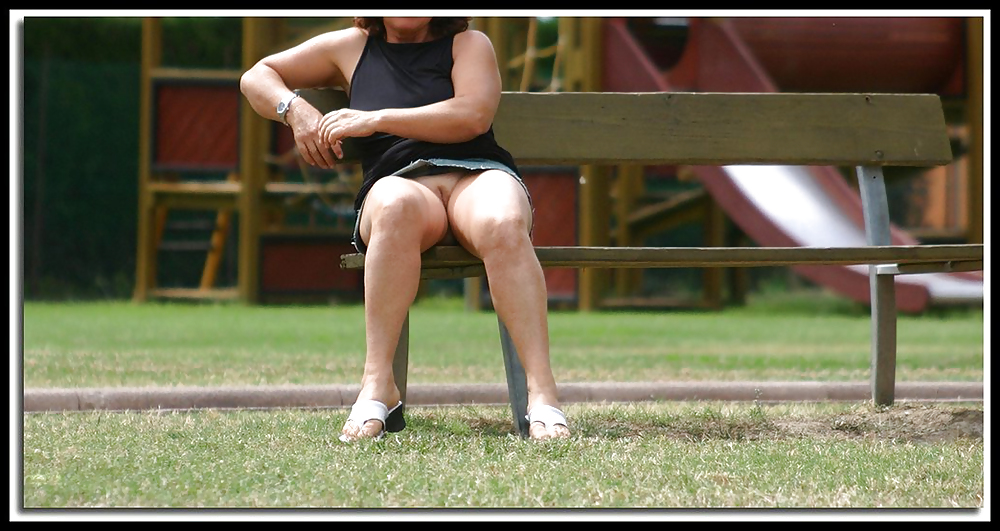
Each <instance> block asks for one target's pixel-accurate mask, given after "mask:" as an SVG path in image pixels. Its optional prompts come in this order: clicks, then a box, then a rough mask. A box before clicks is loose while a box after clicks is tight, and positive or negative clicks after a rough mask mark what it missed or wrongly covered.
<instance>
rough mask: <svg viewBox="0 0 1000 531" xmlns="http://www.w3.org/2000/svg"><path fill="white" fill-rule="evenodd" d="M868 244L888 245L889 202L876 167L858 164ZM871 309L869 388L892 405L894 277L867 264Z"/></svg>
mask: <svg viewBox="0 0 1000 531" xmlns="http://www.w3.org/2000/svg"><path fill="white" fill-rule="evenodd" d="M857 174H858V184H859V185H860V190H861V206H862V209H863V211H864V218H865V238H866V240H867V242H868V245H891V244H892V238H891V235H890V232H889V203H888V200H887V198H886V193H885V179H884V178H883V176H882V168H881V167H879V166H858V167H857ZM868 276H869V279H870V280H869V281H870V283H871V309H872V326H871V329H872V348H871V389H872V400H873V401H874V402H875V404H876V405H880V406H888V405H892V403H893V400H894V395H895V386H896V278H895V276H893V275H879V274H878V266H875V265H872V266H869V273H868Z"/></svg>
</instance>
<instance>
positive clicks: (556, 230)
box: [524, 171, 580, 299]
mask: <svg viewBox="0 0 1000 531" xmlns="http://www.w3.org/2000/svg"><path fill="white" fill-rule="evenodd" d="M579 181H580V176H579V174H578V173H577V172H575V171H562V172H531V171H525V172H524V184H525V185H527V186H528V190H529V191H530V192H531V200H532V204H533V205H534V207H535V225H534V230H533V231H532V236H533V243H534V244H535V245H536V246H552V245H576V244H577V237H576V226H577V215H576V214H577V187H578V186H579ZM576 279H577V271H576V270H575V269H568V268H546V269H545V283H546V287H547V289H548V293H549V297H550V298H557V299H575V298H576V289H577V287H576Z"/></svg>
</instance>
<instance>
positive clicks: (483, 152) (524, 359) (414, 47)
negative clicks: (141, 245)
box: [241, 17, 569, 441]
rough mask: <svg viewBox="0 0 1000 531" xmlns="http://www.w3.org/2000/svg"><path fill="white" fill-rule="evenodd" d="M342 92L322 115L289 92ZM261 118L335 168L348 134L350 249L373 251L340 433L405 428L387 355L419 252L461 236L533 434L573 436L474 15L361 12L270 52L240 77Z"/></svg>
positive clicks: (412, 286)
mask: <svg viewBox="0 0 1000 531" xmlns="http://www.w3.org/2000/svg"><path fill="white" fill-rule="evenodd" d="M323 86H339V87H343V88H344V89H345V90H346V91H347V93H348V95H349V96H350V105H349V108H345V109H341V110H338V111H334V112H331V113H329V114H327V115H325V116H324V115H322V114H320V113H319V111H317V110H316V109H315V108H313V107H312V106H311V105H310V104H309V103H308V102H306V101H305V100H304V99H303V98H298V97H297V96H296V95H295V93H294V92H292V90H293V89H298V88H312V87H323ZM241 90H242V91H243V93H244V94H245V95H246V97H247V100H248V101H249V102H250V105H251V106H252V107H253V108H254V110H255V111H256V112H257V113H258V114H260V115H261V116H263V117H265V118H268V119H271V120H277V121H282V122H284V123H285V124H286V125H288V126H289V127H291V129H292V132H293V134H294V136H295V143H296V147H297V148H298V151H299V153H300V154H301V155H302V157H303V158H304V160H305V161H306V162H308V163H310V164H312V165H315V166H318V167H321V168H332V167H333V166H334V164H335V163H336V160H337V159H338V158H341V157H343V151H342V145H341V141H342V140H343V139H345V138H353V139H354V140H353V142H356V145H357V146H358V149H359V150H360V153H361V162H362V169H363V170H364V180H363V184H362V186H361V189H360V191H359V193H358V195H357V198H356V199H355V205H354V206H355V210H356V211H357V213H358V216H357V223H356V226H355V230H354V245H355V247H357V249H358V251H359V252H361V253H365V268H364V271H365V273H364V274H365V277H364V282H365V327H366V330H365V337H366V349H367V352H366V358H365V369H364V374H363V376H362V381H361V392H360V394H359V395H358V398H357V401H356V403H355V404H354V407H353V408H352V409H351V414H350V416H349V417H348V419H347V421H346V423H345V424H344V427H343V430H342V435H341V439H342V440H344V441H353V440H357V439H362V438H370V437H381V436H382V435H383V434H384V433H385V432H386V431H390V432H392V431H399V430H402V429H403V428H404V427H405V421H404V419H403V416H402V402H401V401H400V391H399V389H398V388H397V387H396V384H395V382H394V379H393V372H392V360H393V356H394V353H395V349H396V343H397V339H398V337H399V334H400V330H401V329H402V326H403V323H404V320H405V318H406V315H407V312H408V311H409V307H410V305H411V304H412V303H413V301H414V299H415V298H416V295H417V288H418V286H419V282H420V255H421V253H423V252H424V251H426V250H427V249H429V248H430V247H432V246H434V245H437V244H452V245H454V244H456V243H457V244H459V245H462V246H463V247H465V248H466V249H468V250H469V251H470V252H471V253H472V254H474V255H476V256H477V257H479V258H481V259H482V260H483V263H484V264H485V266H486V274H487V277H488V278H489V286H490V294H491V296H492V299H493V306H494V308H495V309H496V312H497V315H498V316H499V317H500V318H501V320H502V321H503V322H504V323H505V325H506V326H507V328H508V330H509V331H510V335H511V338H512V340H513V342H514V344H515V347H516V349H517V352H518V353H519V358H520V361H521V364H522V365H523V366H524V371H525V375H526V379H527V385H528V418H529V422H530V427H529V436H530V437H531V438H534V439H546V438H551V437H566V436H568V435H569V429H568V427H567V422H566V417H565V416H564V415H563V413H562V412H561V411H560V410H559V409H558V408H559V402H558V397H557V395H556V384H555V379H554V377H553V375H552V369H551V367H550V364H549V338H548V317H547V302H548V299H547V295H546V290H545V278H544V276H543V274H542V268H541V266H540V265H539V262H538V259H537V257H536V256H535V252H534V248H533V247H532V243H531V237H530V233H531V225H532V215H533V209H532V204H531V198H530V196H529V194H528V190H527V188H526V187H525V185H524V182H523V181H522V180H521V177H520V174H519V171H518V168H517V166H516V164H515V162H514V160H513V158H512V157H511V156H510V154H509V153H508V152H507V151H506V150H504V149H503V148H501V147H500V146H498V145H497V143H496V141H495V140H494V137H493V128H492V123H493V117H494V115H495V113H496V110H497V106H498V105H499V101H500V92H501V85H500V74H499V68H498V66H497V61H496V56H495V54H494V52H493V47H492V44H491V43H490V41H489V38H488V37H486V35H485V34H483V33H481V32H478V31H473V30H469V29H468V18H464V17H436V18H390V17H385V18H356V19H355V26H354V27H352V28H349V29H345V30H340V31H333V32H329V33H325V34H323V35H319V36H317V37H314V38H312V39H310V40H308V41H306V42H304V43H302V44H300V45H298V46H295V47H293V48H291V49H289V50H286V51H282V52H279V53H276V54H274V55H271V56H269V57H266V58H264V59H262V60H261V61H260V62H258V63H257V64H256V65H255V66H254V67H253V68H251V69H250V70H248V71H247V72H246V73H245V74H244V75H243V77H242V79H241Z"/></svg>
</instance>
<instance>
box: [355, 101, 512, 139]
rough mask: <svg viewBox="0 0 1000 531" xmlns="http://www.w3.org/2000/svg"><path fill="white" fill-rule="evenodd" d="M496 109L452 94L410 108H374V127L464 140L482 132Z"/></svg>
mask: <svg viewBox="0 0 1000 531" xmlns="http://www.w3.org/2000/svg"><path fill="white" fill-rule="evenodd" d="M494 112H495V109H489V108H486V106H484V105H481V104H476V103H472V102H467V101H462V99H461V98H452V99H450V100H445V101H442V102H438V103H433V104H431V105H425V106H423V107H416V108H412V109H382V110H380V111H374V117H375V118H374V121H375V130H377V131H380V132H383V133H389V134H392V135H396V136H399V137H403V138H412V139H414V140H423V141H426V142H434V143H438V144H453V143H458V142H465V141H467V140H472V139H473V138H475V137H477V136H479V135H481V134H483V133H485V132H486V131H488V130H489V128H490V126H491V125H492V124H493V115H494Z"/></svg>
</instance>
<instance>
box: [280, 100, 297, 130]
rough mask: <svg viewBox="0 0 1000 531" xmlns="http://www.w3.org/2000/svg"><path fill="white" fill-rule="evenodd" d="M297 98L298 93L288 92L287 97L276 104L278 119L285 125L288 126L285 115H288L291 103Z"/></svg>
mask: <svg viewBox="0 0 1000 531" xmlns="http://www.w3.org/2000/svg"><path fill="white" fill-rule="evenodd" d="M298 97H299V93H298V92H289V93H288V95H287V96H285V97H284V98H281V101H279V102H278V118H281V121H282V122H284V124H285V125H288V120H286V119H285V115H286V114H288V109H289V108H290V107H291V106H292V101H294V100H295V98H298Z"/></svg>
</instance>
